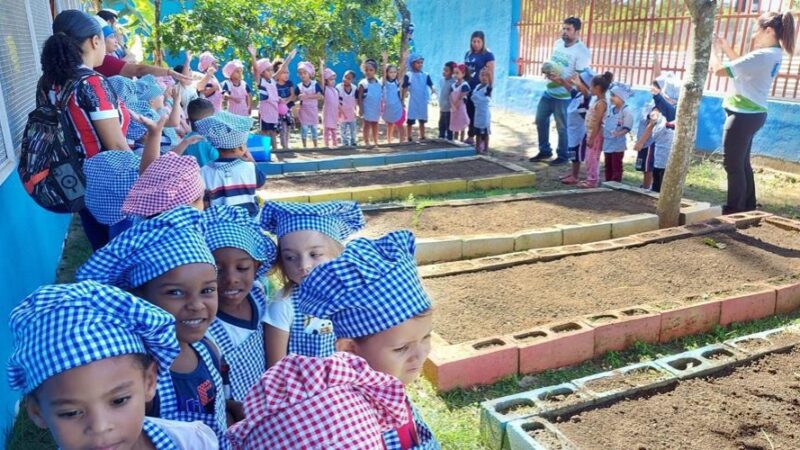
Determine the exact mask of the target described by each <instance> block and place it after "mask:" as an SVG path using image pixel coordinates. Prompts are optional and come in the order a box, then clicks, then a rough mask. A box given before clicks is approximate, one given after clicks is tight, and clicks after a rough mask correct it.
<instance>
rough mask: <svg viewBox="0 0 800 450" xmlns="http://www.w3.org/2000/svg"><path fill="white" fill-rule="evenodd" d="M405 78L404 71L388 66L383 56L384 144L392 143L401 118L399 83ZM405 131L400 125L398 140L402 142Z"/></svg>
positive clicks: (401, 105) (386, 59) (391, 65)
mask: <svg viewBox="0 0 800 450" xmlns="http://www.w3.org/2000/svg"><path fill="white" fill-rule="evenodd" d="M400 67H403V60H402V58H401V60H400ZM404 77H405V69H399V70H398V68H397V66H395V65H393V64H389V56H388V54H386V53H384V54H383V90H382V99H383V121H384V122H386V142H387V143H388V144H391V143H392V138H393V137H394V130H395V124H396V123H397V122H398V121H399V120H401V119H402V118H403V99H402V98H401V97H400V95H401V89H400V81H399V80H401V79H403V78H404ZM404 137H405V130H404V129H403V124H402V123H401V124H400V129H399V139H400V142H404V141H405V139H404Z"/></svg>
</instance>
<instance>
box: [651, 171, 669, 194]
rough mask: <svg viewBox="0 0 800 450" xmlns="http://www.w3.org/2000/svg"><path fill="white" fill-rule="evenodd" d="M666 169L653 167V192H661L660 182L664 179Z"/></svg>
mask: <svg viewBox="0 0 800 450" xmlns="http://www.w3.org/2000/svg"><path fill="white" fill-rule="evenodd" d="M666 170H667V169H653V187H652V188H650V189H651V190H652V191H653V192H661V182H662V181H664V172H665V171H666Z"/></svg>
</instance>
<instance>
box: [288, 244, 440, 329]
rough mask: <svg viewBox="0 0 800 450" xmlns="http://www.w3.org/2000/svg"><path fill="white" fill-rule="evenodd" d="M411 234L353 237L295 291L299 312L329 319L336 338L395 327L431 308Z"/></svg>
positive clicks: (316, 268) (315, 269)
mask: <svg viewBox="0 0 800 450" xmlns="http://www.w3.org/2000/svg"><path fill="white" fill-rule="evenodd" d="M414 249H415V244H414V235H413V234H412V233H411V232H410V231H406V230H402V231H395V232H392V233H389V234H387V235H386V236H383V237H382V238H380V239H376V240H371V239H366V238H359V239H355V240H353V241H352V242H350V243H349V244H348V245H347V247H345V250H344V252H343V253H342V255H341V256H339V257H338V258H336V259H334V260H331V261H329V262H327V263H324V264H321V265H319V266H317V267H315V268H314V270H312V271H311V274H309V275H308V277H307V278H306V279H305V280H303V283H302V284H301V285H300V287H299V288H298V290H297V291H296V294H295V295H296V296H295V299H296V300H297V305H298V308H299V310H300V311H302V312H303V313H305V314H309V315H312V316H315V317H323V318H329V319H330V320H331V322H333V329H334V330H336V336H337V337H343V338H359V337H364V336H370V335H373V334H376V333H380V332H381V331H385V330H388V329H390V328H392V327H395V326H397V325H399V324H401V323H403V322H405V321H406V320H408V319H411V318H412V317H415V316H417V315H418V314H420V313H422V312H424V311H427V310H428V309H430V307H431V300H430V298H429V297H428V294H427V293H426V292H425V290H424V289H423V288H422V283H421V281H420V279H419V275H418V274H417V264H416V262H415V260H414Z"/></svg>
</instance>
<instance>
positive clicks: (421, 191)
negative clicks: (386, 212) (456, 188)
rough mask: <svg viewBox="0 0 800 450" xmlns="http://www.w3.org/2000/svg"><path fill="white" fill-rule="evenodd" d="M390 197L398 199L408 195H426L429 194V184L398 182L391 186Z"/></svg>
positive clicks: (403, 198)
mask: <svg viewBox="0 0 800 450" xmlns="http://www.w3.org/2000/svg"><path fill="white" fill-rule="evenodd" d="M391 188H392V198H394V199H398V200H405V199H407V198H408V196H409V195H413V196H414V197H417V198H419V197H428V196H430V195H431V186H430V185H429V184H427V183H417V184H414V183H409V184H399V185H393V186H392V187H391Z"/></svg>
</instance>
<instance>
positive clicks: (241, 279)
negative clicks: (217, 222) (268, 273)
mask: <svg viewBox="0 0 800 450" xmlns="http://www.w3.org/2000/svg"><path fill="white" fill-rule="evenodd" d="M214 260H215V261H216V263H217V289H218V291H219V306H220V308H225V307H234V306H238V305H239V304H240V303H242V302H243V301H244V300H245V299H246V298H247V295H248V294H249V293H250V290H251V289H253V282H254V281H255V279H256V269H258V262H257V261H254V260H253V258H252V257H250V255H248V254H247V252H245V251H243V250H241V249H238V248H233V247H223V248H218V249H216V250H214Z"/></svg>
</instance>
